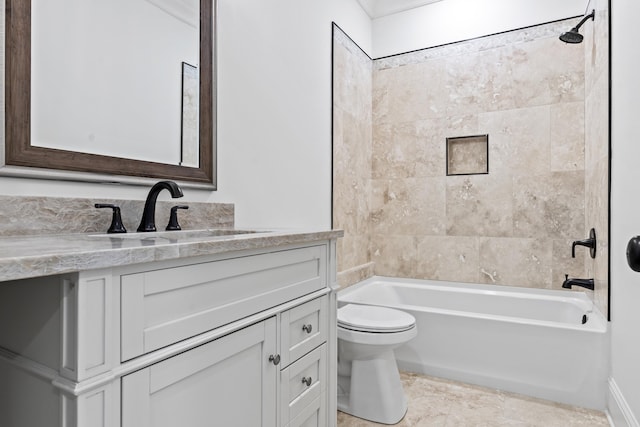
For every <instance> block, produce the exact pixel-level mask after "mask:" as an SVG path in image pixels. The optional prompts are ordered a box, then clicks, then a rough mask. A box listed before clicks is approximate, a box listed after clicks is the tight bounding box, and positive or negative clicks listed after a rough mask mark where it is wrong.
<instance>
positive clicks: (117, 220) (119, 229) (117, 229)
mask: <svg viewBox="0 0 640 427" xmlns="http://www.w3.org/2000/svg"><path fill="white" fill-rule="evenodd" d="M93 206H95V207H96V208H98V209H102V208H111V209H113V217H112V218H111V225H110V226H109V229H108V230H107V233H126V232H127V229H126V228H124V225H123V224H122V217H121V216H120V206H116V205H112V204H109V203H96V204H95V205H93Z"/></svg>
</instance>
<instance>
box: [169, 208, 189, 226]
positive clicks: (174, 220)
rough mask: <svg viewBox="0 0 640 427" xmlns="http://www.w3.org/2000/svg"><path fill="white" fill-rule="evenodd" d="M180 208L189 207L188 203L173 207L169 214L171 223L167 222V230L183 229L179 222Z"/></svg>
mask: <svg viewBox="0 0 640 427" xmlns="http://www.w3.org/2000/svg"><path fill="white" fill-rule="evenodd" d="M178 209H189V206H187V205H177V206H174V207H172V208H171V214H170V215H169V224H167V228H165V230H168V231H172V230H182V228H180V224H178Z"/></svg>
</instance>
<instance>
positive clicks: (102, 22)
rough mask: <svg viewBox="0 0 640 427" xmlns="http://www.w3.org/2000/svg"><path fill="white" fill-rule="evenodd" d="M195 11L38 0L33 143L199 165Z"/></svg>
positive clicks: (163, 2) (179, 1)
mask: <svg viewBox="0 0 640 427" xmlns="http://www.w3.org/2000/svg"><path fill="white" fill-rule="evenodd" d="M199 10H200V8H199V0H110V1H107V2H95V1H86V0H56V1H51V0H39V1H32V8H31V22H32V34H31V145H33V146H37V147H45V148H53V149H62V150H70V151H76V152H82V153H91V154H99V155H106V156H114V157H122V158H128V159H136V160H144V161H150V162H157V163H165V164H172V165H183V166H190V167H197V166H198V70H199V60H200V58H199V54H200V52H199V46H200V32H199V29H200V25H199Z"/></svg>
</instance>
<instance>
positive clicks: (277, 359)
mask: <svg viewBox="0 0 640 427" xmlns="http://www.w3.org/2000/svg"><path fill="white" fill-rule="evenodd" d="M269 362H271V363H273V364H274V365H277V364H279V363H280V355H279V354H276V355H275V356H274V355H273V354H272V355H271V356H269Z"/></svg>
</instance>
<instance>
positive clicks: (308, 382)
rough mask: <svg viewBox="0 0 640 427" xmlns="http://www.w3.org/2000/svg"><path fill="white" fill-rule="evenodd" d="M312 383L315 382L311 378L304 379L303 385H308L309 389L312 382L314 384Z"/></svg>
mask: <svg viewBox="0 0 640 427" xmlns="http://www.w3.org/2000/svg"><path fill="white" fill-rule="evenodd" d="M312 381H313V380H312V379H311V377H302V383H303V384H306V385H307V387H309V386H310V385H311V382H312Z"/></svg>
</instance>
